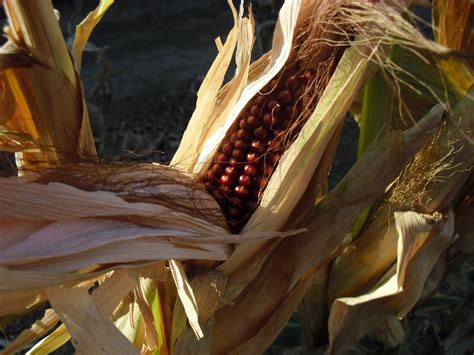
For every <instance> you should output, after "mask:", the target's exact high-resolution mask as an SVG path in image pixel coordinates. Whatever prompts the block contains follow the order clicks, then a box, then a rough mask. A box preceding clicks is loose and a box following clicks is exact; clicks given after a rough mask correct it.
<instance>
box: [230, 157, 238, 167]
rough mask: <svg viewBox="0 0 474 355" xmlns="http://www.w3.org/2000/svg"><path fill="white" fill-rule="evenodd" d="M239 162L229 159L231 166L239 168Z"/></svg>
mask: <svg viewBox="0 0 474 355" xmlns="http://www.w3.org/2000/svg"><path fill="white" fill-rule="evenodd" d="M237 164H238V162H237V160H236V159H235V158H230V159H229V165H230V166H237Z"/></svg>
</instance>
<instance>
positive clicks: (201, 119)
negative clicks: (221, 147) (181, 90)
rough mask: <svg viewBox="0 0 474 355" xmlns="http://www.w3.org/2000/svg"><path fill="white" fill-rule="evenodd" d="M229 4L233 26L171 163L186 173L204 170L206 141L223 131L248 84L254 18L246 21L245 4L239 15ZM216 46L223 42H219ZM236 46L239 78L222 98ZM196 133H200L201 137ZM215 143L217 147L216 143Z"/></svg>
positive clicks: (206, 79)
mask: <svg viewBox="0 0 474 355" xmlns="http://www.w3.org/2000/svg"><path fill="white" fill-rule="evenodd" d="M228 3H229V6H230V8H231V10H232V15H233V17H234V27H233V28H232V29H231V31H230V32H229V34H228V35H227V39H226V42H225V43H224V45H222V44H220V45H219V44H218V49H219V54H218V55H217V57H216V59H215V60H214V62H213V63H212V65H211V68H210V69H209V71H208V73H207V75H206V77H205V78H204V81H203V83H202V84H201V87H200V88H199V91H198V93H197V96H198V99H197V102H196V108H195V110H194V112H193V115H192V117H191V119H190V121H189V123H188V126H187V128H186V131H185V132H184V135H183V137H182V139H181V143H180V145H179V147H178V150H177V151H176V153H175V155H174V156H173V159H172V160H171V165H172V166H174V167H176V168H179V169H181V170H183V171H187V172H194V173H197V172H198V171H199V170H202V169H203V165H202V163H201V164H198V158H199V154H200V152H202V151H203V149H204V146H205V144H206V142H208V141H209V139H211V137H212V136H213V135H214V134H216V133H215V132H216V131H218V132H221V130H222V125H223V124H225V122H226V119H227V114H228V110H229V107H233V105H235V101H236V100H237V99H238V98H239V97H240V95H241V93H242V90H243V87H244V86H245V85H246V84H247V74H248V70H249V64H250V55H251V52H252V46H253V42H254V38H253V27H254V24H253V19H252V18H250V19H247V18H243V4H241V7H240V11H239V13H237V10H236V9H235V7H234V5H233V4H232V2H230V1H229V2H228ZM216 42H217V41H216ZM217 43H220V40H219V41H218V42H217ZM236 47H237V54H238V57H237V64H238V65H237V72H236V76H235V78H234V80H233V81H232V83H231V84H229V85H228V86H227V89H226V93H225V96H222V95H221V96H220V97H219V90H220V89H221V87H222V84H223V82H224V76H225V74H226V72H227V70H228V67H229V65H230V62H231V60H232V56H233V53H234V50H235V49H236ZM197 134H199V136H198V137H197V136H196V135H197ZM221 134H222V133H221ZM213 144H214V146H215V145H216V143H215V142H214V143H213ZM216 149H217V148H216Z"/></svg>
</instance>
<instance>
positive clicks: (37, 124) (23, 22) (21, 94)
mask: <svg viewBox="0 0 474 355" xmlns="http://www.w3.org/2000/svg"><path fill="white" fill-rule="evenodd" d="M5 8H6V10H7V12H8V14H9V19H10V25H11V28H10V29H9V31H8V36H9V37H10V42H9V43H8V44H7V45H6V47H5V46H4V47H3V48H2V53H1V54H0V56H1V57H2V59H1V60H0V61H1V62H2V68H1V69H2V78H3V83H4V84H3V85H2V86H3V87H4V89H5V90H6V93H8V94H4V95H2V98H3V99H7V98H9V97H10V99H9V100H8V101H9V102H11V101H12V100H11V97H13V100H14V101H15V105H14V108H15V111H14V112H13V114H10V115H7V116H9V117H7V116H5V117H3V118H2V122H3V124H4V127H2V128H5V129H7V130H8V131H10V132H11V133H12V134H16V135H18V134H27V135H29V136H31V138H32V140H33V142H34V144H35V145H36V150H30V151H28V152H24V153H23V154H22V155H21V158H22V160H20V162H22V164H23V165H24V167H25V168H33V167H38V166H41V164H43V165H45V166H48V164H56V163H57V162H58V161H59V162H64V161H71V160H73V161H74V160H77V159H78V157H83V156H87V157H91V156H94V155H95V154H96V152H95V147H94V143H93V139H92V132H91V130H90V126H89V122H88V116H87V111H86V109H85V104H84V101H83V94H82V88H81V86H80V82H79V80H78V78H77V76H76V72H75V69H74V65H73V63H72V60H71V57H70V55H69V52H68V50H67V47H66V44H65V42H64V39H63V37H62V33H61V30H60V28H59V25H58V21H57V19H56V16H55V14H54V11H53V7H52V4H51V2H42V3H41V4H40V3H28V4H25V3H22V2H21V1H9V2H8V3H6V4H5ZM5 48H13V53H12V50H5ZM25 55H27V56H28V57H29V58H30V60H29V61H25V60H21V57H22V56H23V57H24V56H25ZM13 56H15V58H12V57H13ZM17 59H20V60H17ZM19 64H20V65H19ZM8 65H10V66H8ZM5 82H8V85H5ZM5 104H7V105H6V106H5V107H12V106H13V105H12V104H8V102H5ZM10 111H11V110H10ZM2 143H4V144H6V145H7V146H6V149H8V150H12V149H14V150H16V151H19V150H21V149H20V147H17V146H15V140H14V139H13V141H12V140H10V141H8V140H2ZM17 143H20V144H22V142H17ZM23 143H25V142H23ZM22 148H23V149H26V148H31V144H26V145H25V146H23V147H22ZM39 149H41V150H39Z"/></svg>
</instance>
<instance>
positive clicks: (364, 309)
mask: <svg viewBox="0 0 474 355" xmlns="http://www.w3.org/2000/svg"><path fill="white" fill-rule="evenodd" d="M395 223H396V226H397V232H398V252H397V254H398V255H397V267H396V270H393V269H392V272H391V273H390V274H389V275H392V276H391V277H389V275H387V276H385V277H384V279H387V278H388V280H387V281H384V282H383V283H381V284H380V285H378V286H376V287H375V288H374V289H373V290H371V291H370V292H369V293H367V294H364V295H361V296H358V297H346V298H339V299H337V300H336V301H335V302H334V303H333V305H332V307H331V313H330V317H329V340H330V350H329V353H330V354H339V353H342V352H344V351H345V350H347V348H348V346H350V345H351V344H353V343H354V342H355V341H357V340H358V339H359V338H360V337H362V336H363V335H365V334H366V333H367V332H368V331H369V330H371V329H372V328H374V327H375V326H376V325H377V323H378V322H379V321H380V320H381V319H383V317H384V316H390V315H392V316H395V315H396V316H398V317H403V316H405V315H406V314H407V313H408V311H409V310H410V309H411V308H412V307H413V306H414V305H415V304H416V302H417V301H418V299H419V298H420V296H421V295H422V291H423V287H424V284H425V282H426V280H427V278H428V276H429V275H430V272H431V271H432V270H433V268H434V267H435V265H436V263H437V261H438V258H439V256H440V254H441V253H442V252H443V251H444V250H446V249H447V248H448V247H449V246H450V245H451V243H452V242H453V241H454V239H455V238H454V213H453V212H452V211H450V212H449V213H448V215H447V216H446V217H445V218H441V216H439V215H438V216H437V215H434V216H429V215H422V214H419V213H416V212H411V211H408V212H402V213H396V214H395Z"/></svg>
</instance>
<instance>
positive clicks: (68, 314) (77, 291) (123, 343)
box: [46, 287, 139, 354]
mask: <svg viewBox="0 0 474 355" xmlns="http://www.w3.org/2000/svg"><path fill="white" fill-rule="evenodd" d="M46 292H47V295H48V299H49V301H50V302H51V305H52V307H53V308H54V309H55V310H56V312H57V313H58V315H59V316H60V318H61V320H62V321H63V322H64V324H65V325H66V327H67V329H68V331H69V332H70V333H71V334H72V336H73V340H72V342H73V345H74V347H75V348H76V353H78V354H91V353H99V354H102V353H103V354H110V353H111V352H112V353H116V354H139V352H138V351H137V349H136V348H135V347H134V346H133V345H132V344H131V343H130V342H129V341H128V339H127V338H126V337H125V336H124V335H123V334H122V333H121V332H120V331H119V330H118V329H117V328H116V327H115V326H114V324H113V323H112V322H111V321H110V320H109V319H108V317H106V316H105V315H104V314H103V313H102V312H101V310H100V309H99V308H98V307H97V305H96V303H95V302H94V301H93V299H92V296H91V295H89V293H88V292H87V290H86V289H84V288H60V287H52V288H48V289H47V291H46ZM84 324H87V327H84V326H83V325H84Z"/></svg>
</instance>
